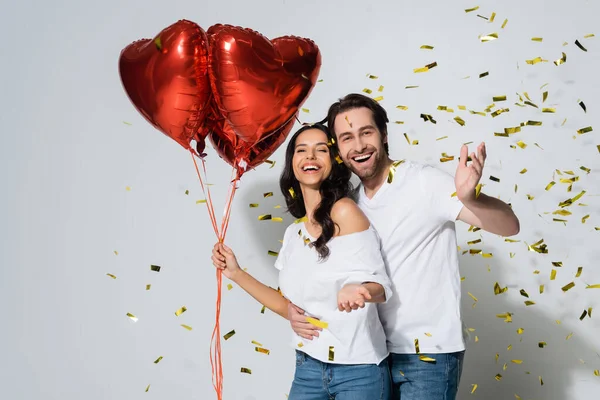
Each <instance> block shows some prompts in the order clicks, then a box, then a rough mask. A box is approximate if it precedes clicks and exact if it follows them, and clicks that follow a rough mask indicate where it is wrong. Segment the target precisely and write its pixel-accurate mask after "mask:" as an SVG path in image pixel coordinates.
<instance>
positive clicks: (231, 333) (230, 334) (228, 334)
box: [223, 329, 235, 340]
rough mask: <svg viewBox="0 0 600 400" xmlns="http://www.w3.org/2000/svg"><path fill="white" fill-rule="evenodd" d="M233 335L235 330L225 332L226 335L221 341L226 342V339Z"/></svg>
mask: <svg viewBox="0 0 600 400" xmlns="http://www.w3.org/2000/svg"><path fill="white" fill-rule="evenodd" d="M233 335H235V329H234V330H232V331H230V332H227V333H226V334H225V335H224V336H223V339H225V340H228V339H229V338H230V337H232V336H233Z"/></svg>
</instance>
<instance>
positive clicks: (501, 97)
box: [492, 95, 506, 101]
mask: <svg viewBox="0 0 600 400" xmlns="http://www.w3.org/2000/svg"><path fill="white" fill-rule="evenodd" d="M492 101H506V95H502V96H494V97H492Z"/></svg>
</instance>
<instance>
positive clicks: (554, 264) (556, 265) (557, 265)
mask: <svg viewBox="0 0 600 400" xmlns="http://www.w3.org/2000/svg"><path fill="white" fill-rule="evenodd" d="M552 265H553V266H554V267H557V268H562V266H563V263H562V261H552Z"/></svg>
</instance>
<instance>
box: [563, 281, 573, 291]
mask: <svg viewBox="0 0 600 400" xmlns="http://www.w3.org/2000/svg"><path fill="white" fill-rule="evenodd" d="M573 287H575V282H571V283H568V284H566V285H565V286H563V287H562V291H563V292H565V293H566V292H567V291H568V290H569V289H572V288H573Z"/></svg>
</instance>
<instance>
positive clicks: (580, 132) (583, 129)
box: [577, 126, 593, 135]
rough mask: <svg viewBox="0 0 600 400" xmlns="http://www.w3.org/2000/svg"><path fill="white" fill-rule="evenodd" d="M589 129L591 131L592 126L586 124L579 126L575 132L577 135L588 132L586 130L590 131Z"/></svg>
mask: <svg viewBox="0 0 600 400" xmlns="http://www.w3.org/2000/svg"><path fill="white" fill-rule="evenodd" d="M591 131H593V129H592V127H591V126H587V127H585V128H581V129H579V130H577V133H578V134H579V135H583V134H584V133H588V132H591Z"/></svg>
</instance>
